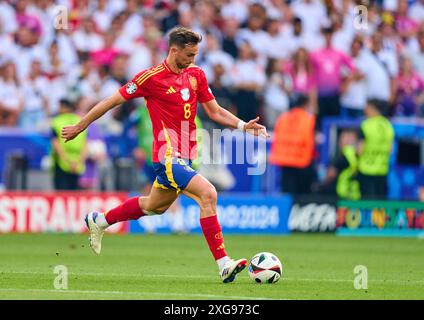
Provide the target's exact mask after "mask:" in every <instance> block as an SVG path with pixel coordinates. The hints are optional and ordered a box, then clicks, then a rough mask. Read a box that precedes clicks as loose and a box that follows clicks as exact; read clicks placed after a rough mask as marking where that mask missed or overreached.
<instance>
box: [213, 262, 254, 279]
mask: <svg viewBox="0 0 424 320" xmlns="http://www.w3.org/2000/svg"><path fill="white" fill-rule="evenodd" d="M246 264H247V260H246V259H239V260H233V259H231V260H229V261H227V262H226V263H225V265H224V267H223V268H222V269H221V271H220V272H219V275H220V277H221V279H222V282H224V283H229V282H233V281H234V279H235V278H236V275H237V273H239V272H241V271H242V270H243V269H244V268H246Z"/></svg>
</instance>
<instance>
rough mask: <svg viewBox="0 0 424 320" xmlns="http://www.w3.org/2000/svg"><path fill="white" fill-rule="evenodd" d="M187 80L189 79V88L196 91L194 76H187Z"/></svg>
mask: <svg viewBox="0 0 424 320" xmlns="http://www.w3.org/2000/svg"><path fill="white" fill-rule="evenodd" d="M188 80H189V81H190V85H191V88H192V89H193V90H194V91H196V90H197V79H196V78H195V77H191V76H190V77H188Z"/></svg>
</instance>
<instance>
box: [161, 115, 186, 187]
mask: <svg viewBox="0 0 424 320" xmlns="http://www.w3.org/2000/svg"><path fill="white" fill-rule="evenodd" d="M162 126H163V132H164V134H165V140H166V152H165V174H166V177H167V178H168V180H169V182H170V183H171V186H173V187H174V188H175V189H177V193H180V191H181V190H180V188H178V184H177V183H176V182H175V180H174V175H173V174H172V144H171V139H170V138H169V134H168V131H167V130H166V128H165V125H164V124H163V122H162Z"/></svg>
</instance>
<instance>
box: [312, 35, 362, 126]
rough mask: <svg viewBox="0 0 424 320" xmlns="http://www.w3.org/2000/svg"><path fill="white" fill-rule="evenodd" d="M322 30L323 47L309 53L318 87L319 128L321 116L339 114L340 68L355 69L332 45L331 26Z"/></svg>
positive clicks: (348, 59)
mask: <svg viewBox="0 0 424 320" xmlns="http://www.w3.org/2000/svg"><path fill="white" fill-rule="evenodd" d="M322 32H323V35H324V37H325V47H324V48H322V49H319V50H318V51H314V52H312V53H311V61H312V65H313V68H314V70H315V72H316V79H317V88H318V119H317V122H318V127H319V128H320V125H321V120H322V118H323V117H326V116H339V115H340V91H341V84H342V68H343V67H345V68H347V69H348V70H349V71H350V72H351V73H352V72H354V71H355V67H354V64H353V60H352V59H351V58H350V57H349V56H348V55H346V54H344V53H343V52H341V51H339V50H336V49H334V48H333V47H332V36H333V28H332V27H326V28H323V30H322Z"/></svg>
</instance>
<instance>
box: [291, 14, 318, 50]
mask: <svg viewBox="0 0 424 320" xmlns="http://www.w3.org/2000/svg"><path fill="white" fill-rule="evenodd" d="M284 34H285V38H286V39H287V48H286V50H287V52H288V53H289V54H290V55H293V54H294V52H296V51H297V50H298V49H300V48H304V49H306V50H308V51H314V50H318V49H320V48H321V47H322V46H323V42H324V41H323V40H322V37H321V36H320V35H316V34H312V33H308V32H305V31H304V28H303V23H302V19H300V18H299V17H294V18H293V21H292V22H291V25H289V26H288V28H287V29H286V30H285V31H284Z"/></svg>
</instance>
